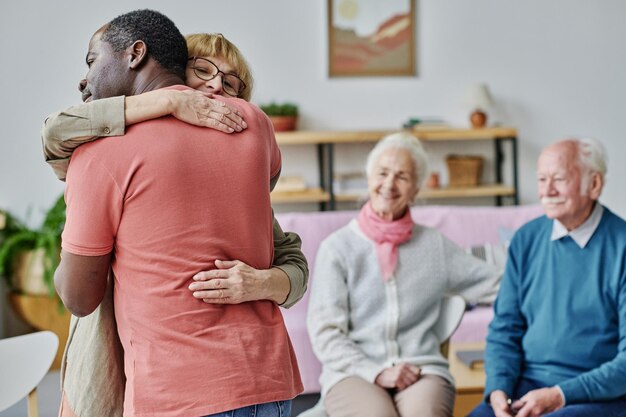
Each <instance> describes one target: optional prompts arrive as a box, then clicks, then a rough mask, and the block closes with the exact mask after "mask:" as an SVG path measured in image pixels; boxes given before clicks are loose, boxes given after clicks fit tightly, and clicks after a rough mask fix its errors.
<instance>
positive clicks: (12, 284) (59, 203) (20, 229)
mask: <svg viewBox="0 0 626 417" xmlns="http://www.w3.org/2000/svg"><path fill="white" fill-rule="evenodd" d="M4 220H5V221H4V228H2V230H0V275H2V276H4V277H5V279H6V282H7V284H8V289H9V292H8V299H9V303H10V305H11V307H13V310H14V311H15V312H16V313H17V315H18V316H19V317H21V319H22V320H23V321H24V322H26V323H28V324H29V325H30V326H32V327H33V328H35V329H39V330H51V331H53V332H54V333H55V334H56V335H57V336H58V337H59V346H60V347H59V350H58V351H57V355H56V357H55V359H54V362H53V364H52V368H53V369H59V367H60V365H61V358H62V355H63V350H64V346H65V343H66V341H67V338H68V333H69V323H70V313H69V312H68V311H67V309H65V307H64V306H63V303H62V302H61V300H60V298H59V297H58V296H57V295H56V291H55V289H54V271H55V270H56V268H57V266H58V265H59V261H60V253H61V233H62V232H63V227H64V226H65V200H64V199H63V196H60V197H59V198H58V199H57V200H56V201H55V203H54V204H53V206H52V207H51V208H50V209H49V210H48V211H47V212H46V215H45V218H44V221H43V223H42V225H41V227H39V228H37V229H32V228H29V227H28V226H26V224H25V223H23V222H21V221H19V220H18V219H17V218H16V217H15V216H13V215H11V214H10V213H4Z"/></svg>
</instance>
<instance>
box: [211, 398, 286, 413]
mask: <svg viewBox="0 0 626 417" xmlns="http://www.w3.org/2000/svg"><path fill="white" fill-rule="evenodd" d="M205 417H291V400H288V401H274V402H272V403H265V404H257V405H250V406H248V407H242V408H238V409H236V410H230V411H224V412H222V413H217V414H210V415H208V416H205Z"/></svg>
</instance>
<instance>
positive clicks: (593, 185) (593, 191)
mask: <svg viewBox="0 0 626 417" xmlns="http://www.w3.org/2000/svg"><path fill="white" fill-rule="evenodd" d="M602 187H604V177H603V176H602V175H600V173H599V172H593V173H592V174H591V181H590V182H589V197H590V198H591V199H592V200H597V199H599V198H600V194H601V193H602Z"/></svg>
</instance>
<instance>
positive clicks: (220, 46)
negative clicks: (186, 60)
mask: <svg viewBox="0 0 626 417" xmlns="http://www.w3.org/2000/svg"><path fill="white" fill-rule="evenodd" d="M185 39H186V40H187V54H188V55H189V57H194V56H198V57H217V58H220V59H223V60H225V61H226V62H228V64H229V65H230V66H232V67H233V69H234V70H235V72H236V73H237V76H238V77H239V78H241V79H242V81H243V82H244V83H245V84H246V88H245V89H244V90H243V92H242V93H241V96H240V97H241V98H242V99H244V100H246V101H250V98H251V97H252V85H253V79H252V71H251V70H250V67H249V66H248V63H247V62H246V60H245V58H244V57H243V54H242V53H241V52H240V51H239V48H237V47H236V46H235V44H233V43H232V42H231V41H229V40H228V39H226V38H225V37H224V35H222V34H221V33H193V34H191V35H187V36H185Z"/></svg>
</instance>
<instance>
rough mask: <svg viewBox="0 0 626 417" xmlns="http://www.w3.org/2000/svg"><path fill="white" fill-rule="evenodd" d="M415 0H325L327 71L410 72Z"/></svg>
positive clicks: (352, 73)
mask: <svg viewBox="0 0 626 417" xmlns="http://www.w3.org/2000/svg"><path fill="white" fill-rule="evenodd" d="M415 1H416V0H385V1H380V0H328V74H329V76H331V77H341V76H413V75H415V74H416V68H415V67H416V65H415V55H416V45H415V33H416V28H415V14H416V13H415Z"/></svg>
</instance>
